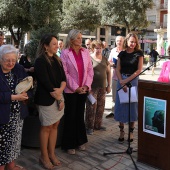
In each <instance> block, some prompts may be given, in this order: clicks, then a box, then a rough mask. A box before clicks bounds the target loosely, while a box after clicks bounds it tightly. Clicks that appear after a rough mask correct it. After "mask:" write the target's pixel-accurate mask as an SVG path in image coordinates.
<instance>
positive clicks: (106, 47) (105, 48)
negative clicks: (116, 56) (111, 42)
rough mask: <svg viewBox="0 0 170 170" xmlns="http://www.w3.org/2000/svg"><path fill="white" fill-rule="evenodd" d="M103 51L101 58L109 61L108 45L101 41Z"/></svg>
mask: <svg viewBox="0 0 170 170" xmlns="http://www.w3.org/2000/svg"><path fill="white" fill-rule="evenodd" d="M103 46H104V48H103V51H102V56H104V57H106V58H107V59H109V55H110V49H109V48H108V44H107V42H106V41H103Z"/></svg>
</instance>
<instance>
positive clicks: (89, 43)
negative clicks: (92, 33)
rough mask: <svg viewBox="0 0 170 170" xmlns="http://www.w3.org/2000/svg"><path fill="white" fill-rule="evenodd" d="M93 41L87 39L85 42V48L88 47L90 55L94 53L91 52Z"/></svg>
mask: <svg viewBox="0 0 170 170" xmlns="http://www.w3.org/2000/svg"><path fill="white" fill-rule="evenodd" d="M90 45H91V39H86V40H85V46H86V48H87V49H88V51H89V52H90V53H92V50H91V48H90V47H91V46H90Z"/></svg>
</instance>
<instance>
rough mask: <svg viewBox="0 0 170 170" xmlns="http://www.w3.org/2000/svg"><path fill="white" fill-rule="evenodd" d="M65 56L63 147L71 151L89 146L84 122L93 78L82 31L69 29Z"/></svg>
mask: <svg viewBox="0 0 170 170" xmlns="http://www.w3.org/2000/svg"><path fill="white" fill-rule="evenodd" d="M60 58H61V60H62V63H63V67H64V71H65V74H66V79H67V85H66V88H65V89H64V91H65V111H64V132H63V140H62V149H64V150H67V152H68V153H69V154H71V155H73V154H75V153H76V152H75V149H76V148H79V150H81V151H82V150H85V143H86V142H87V135H86V128H85V123H84V110H85V102H86V98H87V94H88V91H89V90H91V83H92V81H93V67H92V61H91V58H90V54H89V51H88V50H87V49H85V48H83V47H82V34H81V32H80V31H79V30H76V29H73V30H71V31H70V32H69V33H68V36H67V39H66V43H65V49H64V50H62V52H61V57H60Z"/></svg>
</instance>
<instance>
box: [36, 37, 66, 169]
mask: <svg viewBox="0 0 170 170" xmlns="http://www.w3.org/2000/svg"><path fill="white" fill-rule="evenodd" d="M57 49H58V41H57V37H56V36H54V35H45V36H43V37H42V39H41V41H40V43H39V47H38V50H37V59H36V61H35V65H34V69H35V76H36V80H37V88H36V92H35V98H34V100H35V103H36V104H37V108H38V112H39V118H40V122H41V129H40V150H41V156H40V158H39V162H40V163H41V164H42V165H43V167H44V168H46V169H53V168H54V166H58V165H60V161H59V160H58V158H57V156H56V155H55V145H56V139H57V128H58V125H59V121H60V119H61V117H62V116H63V114H64V99H63V95H62V94H63V90H64V88H65V86H66V77H65V73H64V70H63V66H62V63H61V60H60V59H59V57H58V56H57V55H56V52H57Z"/></svg>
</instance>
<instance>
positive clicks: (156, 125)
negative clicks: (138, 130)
mask: <svg viewBox="0 0 170 170" xmlns="http://www.w3.org/2000/svg"><path fill="white" fill-rule="evenodd" d="M143 131H144V132H147V133H150V134H153V135H156V136H160V137H164V138H165V136H166V134H165V132H166V100H162V99H156V98H151V97H144V108H143Z"/></svg>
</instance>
